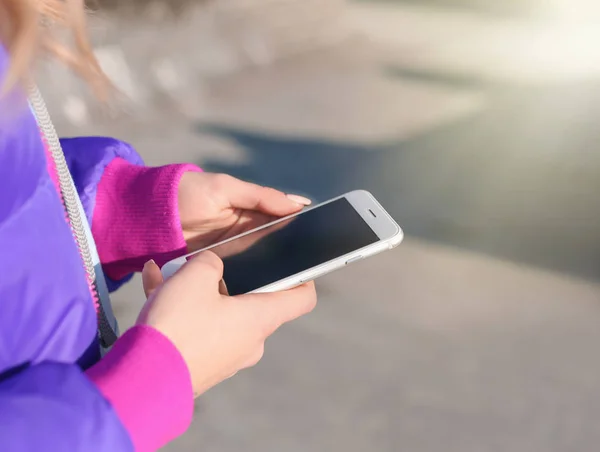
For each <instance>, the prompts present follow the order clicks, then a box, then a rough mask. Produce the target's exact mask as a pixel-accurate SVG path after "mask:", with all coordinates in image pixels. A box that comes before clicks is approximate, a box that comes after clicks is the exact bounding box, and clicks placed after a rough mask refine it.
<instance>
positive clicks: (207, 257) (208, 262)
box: [187, 251, 223, 278]
mask: <svg viewBox="0 0 600 452" xmlns="http://www.w3.org/2000/svg"><path fill="white" fill-rule="evenodd" d="M187 265H188V266H189V267H192V268H193V269H195V271H197V272H198V273H200V274H209V275H217V276H219V278H220V275H221V274H222V273H223V261H222V260H221V258H220V257H219V256H217V255H216V254H215V253H213V252H212V251H203V252H202V253H199V254H198V255H197V256H195V257H194V258H193V259H192V260H191V261H189V262H188V264H187Z"/></svg>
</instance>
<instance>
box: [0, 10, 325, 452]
mask: <svg viewBox="0 0 600 452" xmlns="http://www.w3.org/2000/svg"><path fill="white" fill-rule="evenodd" d="M42 24H44V25H43V26H42ZM58 25H61V26H63V27H66V28H67V29H68V30H69V31H70V32H71V33H72V34H73V37H74V38H75V39H74V42H75V46H74V49H73V50H69V49H67V48H65V47H63V46H61V45H60V44H59V43H58V42H57V41H56V40H55V39H54V35H53V32H54V30H55V28H54V27H56V26H58ZM84 25H85V22H84V9H83V0H67V1H64V2H63V1H58V0H31V1H26V0H0V42H1V44H2V45H0V83H1V85H2V86H3V91H2V96H1V97H0V450H6V451H25V450H27V451H29V450H52V451H55V450H56V451H79V450H94V451H117V452H120V451H130V450H138V451H149V450H155V449H157V448H159V447H161V446H163V445H164V444H166V443H168V442H169V441H171V440H172V439H174V438H175V437H177V436H178V435H180V434H182V433H183V432H184V431H185V430H186V428H187V427H188V426H189V424H190V421H191V418H192V412H193V399H194V396H198V395H200V394H202V393H203V392H205V391H206V390H208V389H209V388H210V387H212V386H214V385H216V384H218V383H219V382H221V381H222V380H224V379H226V378H228V377H229V376H231V375H232V374H234V373H235V372H237V371H238V370H240V369H243V368H245V367H248V366H251V365H253V364H255V363H256V362H258V360H259V359H260V358H261V356H262V353H263V347H264V341H265V339H266V338H267V337H268V336H269V335H270V334H271V333H273V332H274V331H275V329H277V328H278V327H279V326H280V325H281V324H282V323H284V322H287V321H289V320H292V319H294V318H296V317H298V316H300V315H302V314H305V313H307V312H309V311H310V310H311V309H312V308H313V307H314V305H315V302H316V297H315V292H314V287H313V285H312V284H311V285H306V286H303V287H299V288H296V289H293V290H290V291H287V292H282V293H277V294H261V295H245V296H238V297H229V296H228V295H227V294H226V291H225V290H224V289H223V287H224V286H223V284H222V274H223V266H222V262H221V261H220V259H219V258H218V257H217V256H216V255H214V254H212V253H209V252H206V253H202V254H201V255H199V256H198V257H197V258H195V259H193V260H192V261H190V262H189V263H188V264H187V265H185V266H184V267H183V268H182V269H181V271H179V272H178V273H177V274H176V275H175V276H173V277H172V278H171V279H169V280H168V281H167V282H165V283H163V282H162V280H161V276H160V271H159V269H158V266H157V264H156V263H155V262H154V260H156V262H158V263H159V264H161V263H163V262H166V261H167V260H169V259H171V258H173V257H175V256H177V255H180V254H182V253H184V252H186V251H187V250H189V249H197V248H200V247H203V246H206V245H207V244H210V243H212V242H214V241H215V240H217V239H219V238H224V237H227V236H231V235H233V234H237V233H239V232H242V231H243V230H245V229H247V228H250V227H253V226H256V225H258V224H261V223H264V222H265V221H267V220H268V219H270V218H272V217H274V216H282V215H287V214H291V213H294V212H296V211H298V210H300V209H301V208H302V207H303V205H306V204H308V202H309V201H307V200H304V199H303V198H300V197H296V196H293V195H292V196H286V195H285V194H283V193H280V192H278V191H276V190H273V189H268V188H263V187H259V186H256V185H253V184H249V183H245V182H242V181H239V180H236V179H234V178H231V177H228V176H224V175H214V174H207V173H203V172H201V170H200V169H199V168H197V167H194V166H192V165H170V166H165V167H161V168H148V167H144V166H143V165H142V162H141V160H140V158H139V156H138V155H137V154H136V153H135V151H134V150H133V149H132V148H131V147H130V146H128V145H127V144H125V143H122V142H120V141H118V140H114V139H110V138H74V139H69V140H60V141H59V140H58V139H57V137H56V134H55V131H54V128H53V127H52V124H51V122H50V121H49V118H48V117H47V112H46V109H45V106H44V104H43V101H42V100H41V97H40V96H39V93H37V91H36V90H35V89H30V88H26V87H28V86H29V82H30V80H29V79H28V78H27V73H28V69H29V68H30V67H31V63H32V58H33V56H37V55H39V54H40V53H41V52H42V50H45V51H46V52H49V54H50V55H53V56H57V57H58V58H59V59H61V60H62V61H64V62H66V63H67V64H69V65H71V66H72V67H73V68H74V69H76V70H77V71H79V73H80V74H81V75H83V76H84V77H85V79H86V80H87V81H88V82H89V83H90V84H91V85H92V86H93V88H94V89H95V90H96V92H97V93H99V95H100V96H102V95H104V94H106V92H107V91H106V80H105V78H104V76H103V75H102V73H101V71H100V70H99V68H98V65H97V63H96V61H95V60H94V58H93V56H92V52H91V50H90V47H89V45H88V44H87V41H86V39H85V34H84ZM27 97H29V101H28V100H27ZM28 106H29V108H28ZM151 259H154V260H151ZM144 262H146V264H145V265H144ZM142 267H144V271H143V279H144V287H145V290H146V293H147V295H149V301H148V302H147V303H146V306H145V307H144V309H143V312H142V313H141V315H140V317H139V319H138V322H137V324H136V326H134V327H133V328H131V329H129V330H128V331H126V332H125V333H124V334H123V335H122V336H120V337H118V331H117V325H116V321H115V319H114V317H113V315H112V310H111V306H110V300H109V297H108V291H109V289H110V290H114V289H116V288H117V287H119V285H120V284H122V283H123V282H124V281H126V280H127V279H128V278H129V277H130V275H131V273H133V272H135V271H140V270H142ZM117 337H118V338H117Z"/></svg>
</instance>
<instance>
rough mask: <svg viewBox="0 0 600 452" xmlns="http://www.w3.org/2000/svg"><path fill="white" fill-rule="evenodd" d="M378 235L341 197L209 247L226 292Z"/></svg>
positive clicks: (246, 288)
mask: <svg viewBox="0 0 600 452" xmlns="http://www.w3.org/2000/svg"><path fill="white" fill-rule="evenodd" d="M377 241H378V237H377V235H376V234H375V232H373V230H372V229H371V227H370V226H369V225H368V224H367V223H366V222H365V220H363V219H362V218H361V216H360V215H359V213H358V212H357V211H356V210H355V209H354V207H352V205H351V204H350V203H349V202H348V201H347V200H346V198H340V199H338V200H336V201H333V202H330V203H328V204H325V205H323V206H320V207H317V208H315V209H311V210H308V211H306V212H304V213H301V214H299V215H297V216H295V217H293V218H291V219H288V220H286V221H283V222H280V223H278V224H275V225H273V226H269V227H267V228H264V229H262V230H259V231H255V232H253V233H251V234H248V235H246V236H243V237H240V238H237V239H235V240H232V241H230V242H227V243H223V244H221V245H218V246H216V247H214V248H212V249H211V251H213V252H215V253H216V254H217V255H218V256H219V257H221V259H223V263H224V275H223V279H224V280H225V284H226V285H227V289H228V290H229V294H230V295H239V294H243V293H248V292H251V291H253V290H256V289H258V288H260V287H264V286H266V285H268V284H272V283H274V282H277V281H279V280H281V279H284V278H287V277H289V276H292V275H295V274H297V273H300V272H301V271H304V270H307V269H309V268H312V267H315V266H317V265H320V264H323V263H325V262H328V261H330V260H332V259H335V258H337V257H340V256H342V255H344V254H347V253H349V252H351V251H354V250H357V249H359V248H362V247H364V246H367V245H370V244H372V243H375V242H377Z"/></svg>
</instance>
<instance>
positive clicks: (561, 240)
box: [41, 0, 600, 452]
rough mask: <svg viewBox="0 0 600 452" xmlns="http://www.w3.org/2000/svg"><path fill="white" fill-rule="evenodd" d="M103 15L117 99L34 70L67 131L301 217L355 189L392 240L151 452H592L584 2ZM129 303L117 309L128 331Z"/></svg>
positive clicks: (598, 287) (592, 261)
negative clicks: (394, 232) (274, 199)
mask: <svg viewBox="0 0 600 452" xmlns="http://www.w3.org/2000/svg"><path fill="white" fill-rule="evenodd" d="M99 3H100V8H99V10H98V11H96V12H95V13H94V14H93V17H92V19H91V26H92V32H93V33H92V34H93V36H94V42H95V43H96V51H97V54H98V57H99V59H100V60H101V62H102V65H103V67H104V68H105V70H106V71H107V73H108V74H109V75H110V76H111V78H112V79H113V80H114V82H115V84H116V85H117V86H118V87H119V88H120V89H121V90H122V92H123V93H124V96H123V99H122V100H121V102H119V103H118V104H117V105H115V106H114V107H113V108H112V109H111V110H110V111H109V112H106V111H102V110H100V109H99V108H98V107H97V106H95V105H94V104H93V102H91V100H90V98H89V97H88V95H87V94H86V92H85V91H84V90H83V89H82V87H81V85H80V84H79V83H78V82H77V81H76V80H75V79H74V78H72V77H71V76H70V75H69V74H67V73H65V72H64V71H62V70H61V69H60V68H55V67H52V68H45V69H43V70H45V71H46V73H45V76H44V77H43V82H44V84H43V85H42V86H41V87H42V90H43V92H44V94H45V96H46V97H47V100H48V101H49V103H50V108H51V111H52V113H54V118H55V121H56V125H57V128H58V130H59V131H60V132H61V134H62V135H76V134H107V135H112V136H116V137H119V138H121V139H125V140H128V141H129V142H131V143H133V144H134V145H135V146H136V147H137V149H138V150H139V152H140V153H141V154H142V155H143V156H144V158H145V159H146V161H147V162H148V163H149V164H153V165H159V164H165V163H168V162H174V161H178V162H181V161H191V162H194V163H197V164H199V165H201V166H202V167H204V168H205V169H206V170H209V171H222V172H227V173H230V174H233V175H235V176H238V177H241V178H244V179H249V180H252V181H255V182H258V183H260V184H265V185H272V186H275V187H278V188H280V189H283V190H285V191H288V192H292V193H299V194H303V195H308V196H310V197H312V198H313V199H315V200H317V201H319V200H325V199H327V198H329V197H331V196H333V195H337V194H341V193H343V192H345V191H347V190H351V189H355V188H365V189H368V190H370V191H372V192H373V193H374V194H375V196H376V197H377V198H378V199H379V200H380V201H381V202H382V203H383V205H384V206H385V207H386V208H387V209H388V210H389V211H390V213H391V214H392V215H393V216H394V217H395V218H396V219H397V221H398V222H399V223H400V224H401V225H402V226H403V228H404V229H405V232H406V234H407V238H406V241H405V243H404V244H403V245H402V246H401V247H400V248H398V249H397V250H395V251H394V252H390V253H385V254H383V255H381V256H379V257H377V258H374V259H369V260H366V261H364V262H360V263H358V264H356V265H353V266H351V267H349V268H347V269H345V270H344V271H341V272H338V273H334V274H332V275H329V276H327V277H324V278H322V279H321V280H319V284H318V286H319V292H320V305H319V306H318V308H317V309H316V311H315V312H314V313H313V314H311V315H310V316H308V317H307V318H305V319H303V320H301V321H299V322H297V323H295V324H293V325H289V326H286V327H285V328H283V329H282V330H281V331H280V332H279V333H277V334H276V336H275V337H274V338H273V339H272V340H270V341H269V342H268V343H267V348H266V355H265V358H264V360H263V361H262V362H261V363H260V364H259V365H258V366H257V367H256V368H254V369H252V370H248V371H244V372H242V373H240V374H239V375H238V376H236V377H235V378H233V379H231V380H229V381H227V382H225V383H224V384H222V385H220V386H219V387H217V388H216V389H214V390H212V391H210V392H209V393H208V394H206V395H205V396H203V397H202V398H201V399H199V400H198V402H197V404H196V411H197V413H196V417H195V420H194V423H193V425H192V427H191V429H190V430H189V432H188V433H187V434H186V435H185V436H184V437H182V438H180V439H179V440H177V441H176V442H175V443H173V444H172V445H170V446H169V447H167V448H166V449H165V450H167V451H170V452H183V451H200V450H201V451H205V452H213V451H214V452H230V451H248V452H252V451H257V452H281V451H286V452H296V451H307V450H310V451H344V452H366V451H411V452H430V451H431V452H434V451H444V452H469V451H473V452H504V451H511V452H519V451H523V452H525V451H527V452H532V451H540V452H542V451H543V452H553V451H594V450H598V447H599V445H600V428H599V427H598V425H599V423H600V358H599V357H598V344H600V284H599V281H600V196H599V194H600V153H599V152H598V150H597V147H598V145H599V143H600V3H598V2H596V1H594V0H504V1H493V0H404V1H401V0H397V1H392V0H388V1H366V0H365V1H350V0H348V1H345V0H205V1H200V0H198V1H193V0H190V1H185V0H180V1H174V0H156V1H144V0H136V1H133V0H129V1H116V0H115V1H109V0H105V1H100V2H99ZM142 302H143V296H142V293H141V285H140V283H139V281H137V280H136V281H134V282H133V283H131V284H130V285H129V286H127V287H126V288H124V289H122V290H121V291H120V292H118V293H117V294H116V296H115V304H116V312H117V314H118V317H119V318H120V319H121V325H122V327H123V329H124V328H125V327H127V326H128V325H129V324H131V322H132V321H133V319H134V318H135V315H136V313H137V311H138V309H139V307H140V306H141V304H142Z"/></svg>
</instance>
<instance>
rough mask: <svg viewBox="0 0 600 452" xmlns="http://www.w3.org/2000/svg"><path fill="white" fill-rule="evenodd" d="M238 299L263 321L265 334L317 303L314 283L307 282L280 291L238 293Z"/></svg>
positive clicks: (301, 314) (270, 332)
mask: <svg viewBox="0 0 600 452" xmlns="http://www.w3.org/2000/svg"><path fill="white" fill-rule="evenodd" d="M236 298H239V299H240V301H241V302H242V303H243V304H245V305H247V306H248V308H249V309H251V310H253V311H254V312H255V313H256V314H258V315H257V318H259V319H260V321H261V322H263V323H264V325H263V326H264V327H265V329H266V330H267V335H270V334H272V333H273V332H274V331H275V330H276V329H277V328H279V327H280V326H281V325H283V324H284V323H287V322H290V321H292V320H294V319H297V318H298V317H301V316H303V315H305V314H308V313H309V312H310V311H312V310H313V309H314V308H315V306H316V304H317V292H316V290H315V283H314V282H312V281H311V282H308V283H306V284H303V285H301V286H298V287H295V288H293V289H290V290H285V291H282V292H271V293H256V294H246V295H240V296H238V297H236Z"/></svg>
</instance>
